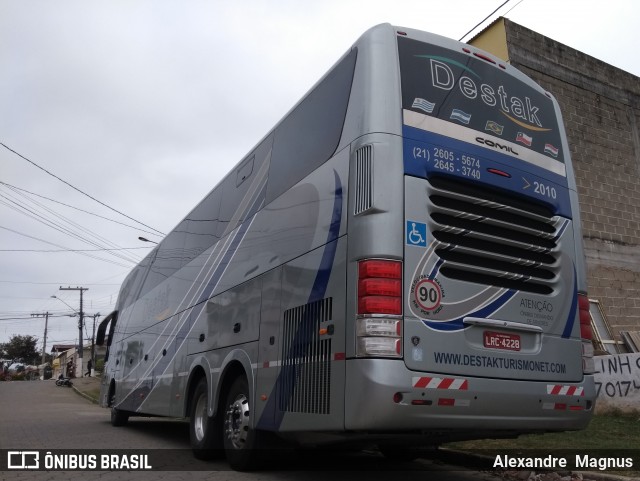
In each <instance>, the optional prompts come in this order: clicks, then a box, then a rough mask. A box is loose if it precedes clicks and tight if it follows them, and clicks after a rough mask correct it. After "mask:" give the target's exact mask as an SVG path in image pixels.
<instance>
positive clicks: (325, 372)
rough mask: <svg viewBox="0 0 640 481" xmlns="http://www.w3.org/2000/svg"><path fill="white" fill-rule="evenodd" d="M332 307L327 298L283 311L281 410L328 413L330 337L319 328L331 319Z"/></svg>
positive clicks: (330, 301)
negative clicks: (321, 334)
mask: <svg viewBox="0 0 640 481" xmlns="http://www.w3.org/2000/svg"><path fill="white" fill-rule="evenodd" d="M332 306H333V298H331V297H329V298H326V299H322V300H320V301H316V302H312V303H309V304H305V305H303V306H298V307H294V308H292V309H288V310H286V311H285V312H284V332H283V344H282V376H283V382H282V383H280V390H279V397H278V399H279V402H278V406H279V409H280V411H285V412H298V413H313V414H329V413H330V398H331V390H330V387H331V338H326V336H324V337H323V338H321V336H320V333H319V331H320V328H321V324H322V323H326V322H327V321H330V320H331V319H332Z"/></svg>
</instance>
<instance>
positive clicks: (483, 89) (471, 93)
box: [430, 57, 550, 131]
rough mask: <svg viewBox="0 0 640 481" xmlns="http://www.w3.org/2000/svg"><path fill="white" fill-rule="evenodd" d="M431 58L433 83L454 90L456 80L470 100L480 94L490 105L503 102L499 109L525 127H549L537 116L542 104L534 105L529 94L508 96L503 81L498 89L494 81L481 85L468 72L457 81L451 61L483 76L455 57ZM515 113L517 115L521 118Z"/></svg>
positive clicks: (539, 128)
mask: <svg viewBox="0 0 640 481" xmlns="http://www.w3.org/2000/svg"><path fill="white" fill-rule="evenodd" d="M430 62H431V84H432V85H433V87H436V88H439V89H443V90H452V89H453V88H454V87H455V86H456V84H457V85H458V88H459V90H460V92H461V93H462V95H464V96H465V97H466V98H468V99H470V100H475V99H477V98H480V100H482V102H484V103H485V105H487V106H489V107H496V106H498V104H500V105H499V108H500V111H501V112H502V113H503V114H504V115H505V117H507V118H509V119H510V120H512V121H514V122H515V123H516V124H518V125H520V126H522V127H525V128H529V129H532V130H537V131H546V130H550V129H547V128H544V127H543V125H542V122H541V121H540V118H539V117H538V112H539V110H540V108H539V107H536V106H535V105H533V104H532V103H531V99H530V98H529V97H525V98H524V100H523V99H521V98H519V97H516V96H509V94H508V93H507V91H506V90H505V88H504V86H503V85H500V86H498V88H497V89H496V88H495V87H493V86H492V85H489V84H487V83H481V84H480V86H479V87H478V84H477V82H476V81H474V80H473V79H472V78H471V77H469V76H467V75H461V76H460V78H458V79H457V81H456V76H455V74H454V72H453V69H452V68H451V66H450V65H449V64H448V63H451V64H453V65H458V66H460V67H463V68H464V69H465V70H466V71H468V72H470V74H472V75H473V76H475V77H477V78H478V79H480V76H479V75H478V74H476V73H475V72H474V71H473V70H471V69H469V68H468V67H465V66H462V65H461V64H460V63H458V62H456V61H454V60H451V59H447V58H443V57H438V58H437V59H436V58H430ZM513 117H517V118H518V119H520V121H519V120H517V119H514V118H513Z"/></svg>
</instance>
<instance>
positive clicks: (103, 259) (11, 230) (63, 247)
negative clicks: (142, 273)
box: [0, 226, 133, 268]
mask: <svg viewBox="0 0 640 481" xmlns="http://www.w3.org/2000/svg"><path fill="white" fill-rule="evenodd" d="M0 229H4V230H8V231H9V232H13V233H14V234H18V235H21V236H24V237H28V238H29V239H35V240H37V241H40V242H44V243H45V244H49V245H52V246H54V247H59V248H61V249H67V247H65V246H61V245H59V244H54V243H53V242H49V241H46V240H44V239H40V238H38V237H34V236H31V235H28V234H23V233H22V232H18V231H17V230H14V229H9V228H8V227H4V226H0ZM78 254H80V255H83V256H87V257H91V258H92V259H97V260H100V261H104V262H108V263H109V264H115V265H117V266H120V267H126V268H130V267H131V266H127V265H124V264H120V263H119V262H116V261H113V260H111V259H105V258H103V257H98V256H95V255H93V254H89V253H88V252H78ZM131 262H133V261H131Z"/></svg>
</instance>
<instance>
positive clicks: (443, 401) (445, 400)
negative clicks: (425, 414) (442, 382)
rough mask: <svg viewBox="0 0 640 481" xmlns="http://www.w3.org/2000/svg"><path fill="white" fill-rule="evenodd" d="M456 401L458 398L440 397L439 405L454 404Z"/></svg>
mask: <svg viewBox="0 0 640 481" xmlns="http://www.w3.org/2000/svg"><path fill="white" fill-rule="evenodd" d="M455 403H456V400H455V399H451V398H440V399H438V406H453V405H454V404H455Z"/></svg>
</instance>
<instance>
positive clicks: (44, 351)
mask: <svg viewBox="0 0 640 481" xmlns="http://www.w3.org/2000/svg"><path fill="white" fill-rule="evenodd" d="M50 315H51V314H49V311H47V312H45V313H44V314H31V317H44V341H42V362H41V363H40V364H44V361H45V357H44V356H45V354H46V352H47V325H48V324H49V316H50Z"/></svg>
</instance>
